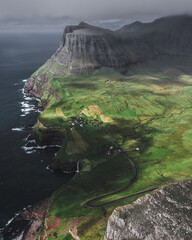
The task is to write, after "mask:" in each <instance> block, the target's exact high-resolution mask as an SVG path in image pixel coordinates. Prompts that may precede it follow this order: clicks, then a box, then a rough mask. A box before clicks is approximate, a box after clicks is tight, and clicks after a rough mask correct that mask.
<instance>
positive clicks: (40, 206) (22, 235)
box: [0, 79, 72, 240]
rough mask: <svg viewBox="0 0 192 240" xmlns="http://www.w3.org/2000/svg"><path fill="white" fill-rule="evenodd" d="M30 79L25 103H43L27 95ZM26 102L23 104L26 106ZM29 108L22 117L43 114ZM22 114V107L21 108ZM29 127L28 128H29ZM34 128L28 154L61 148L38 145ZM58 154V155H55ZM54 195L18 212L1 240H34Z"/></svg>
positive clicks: (0, 237)
mask: <svg viewBox="0 0 192 240" xmlns="http://www.w3.org/2000/svg"><path fill="white" fill-rule="evenodd" d="M28 80H29V79H27V80H26V79H25V80H22V83H25V85H24V86H23V88H22V89H21V92H22V94H23V98H24V101H25V100H27V101H30V100H35V101H37V102H41V99H40V98H38V97H37V96H36V95H35V94H32V93H31V92H30V94H26V93H25V87H26V83H27V81H28ZM24 101H23V102H22V103H23V105H24ZM24 107H26V108H27V111H26V112H25V111H23V112H24V113H23V114H21V115H20V116H21V117H24V116H26V115H28V114H29V113H30V112H31V111H35V112H38V113H39V114H41V112H42V111H43V110H44V109H43V108H42V107H40V106H39V105H38V104H37V106H36V107H37V109H35V108H36V107H35V106H32V107H31V108H30V106H29V105H27V106H24ZM21 112H22V106H21ZM37 119H38V118H37ZM27 127H28V126H27ZM27 127H15V128H12V129H11V130H12V131H18V132H20V131H23V130H25V129H26V128H27ZM33 127H34V126H32V127H30V128H31V133H30V134H29V135H28V136H27V138H26V139H25V140H26V144H25V145H23V146H22V147H21V148H22V149H23V150H24V151H25V153H26V154H33V153H34V152H36V150H44V149H50V148H60V147H61V145H58V144H51V145H43V143H42V144H40V145H38V144H37V141H36V139H35V138H34V134H33ZM55 154H56V153H55ZM51 165H52V166H53V165H54V164H53V163H52V164H51ZM46 169H47V170H49V171H50V172H52V173H53V172H54V173H55V172H57V170H58V169H55V170H53V169H52V168H51V167H50V165H48V166H47V167H46ZM63 173H64V174H68V175H69V174H72V173H71V172H63ZM51 195H52V194H50V195H49V196H47V198H46V199H42V200H41V201H39V202H37V203H35V204H33V205H29V206H27V207H24V208H23V209H22V210H21V211H19V212H17V213H16V214H15V216H14V217H13V218H11V219H9V220H8V222H7V223H6V224H5V226H4V227H3V228H2V229H0V240H12V239H17V240H22V239H26V238H27V239H29V240H33V239H34V238H35V236H36V235H37V233H38V232H39V230H40V227H41V226H42V225H43V222H44V219H45V216H46V213H47V207H48V204H49V198H50V197H51Z"/></svg>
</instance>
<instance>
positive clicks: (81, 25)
mask: <svg viewBox="0 0 192 240" xmlns="http://www.w3.org/2000/svg"><path fill="white" fill-rule="evenodd" d="M78 26H79V27H80V28H89V27H91V25H89V24H88V23H86V22H80V23H79V25H78Z"/></svg>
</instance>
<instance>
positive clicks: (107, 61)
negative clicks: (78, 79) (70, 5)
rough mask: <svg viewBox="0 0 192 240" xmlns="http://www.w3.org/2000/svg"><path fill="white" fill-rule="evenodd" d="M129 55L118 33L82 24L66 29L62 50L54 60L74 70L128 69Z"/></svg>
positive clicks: (131, 58)
mask: <svg viewBox="0 0 192 240" xmlns="http://www.w3.org/2000/svg"><path fill="white" fill-rule="evenodd" d="M127 54H128V56H125V53H124V48H123V47H122V46H121V45H120V42H119V41H118V38H117V36H116V35H115V33H114V32H112V31H109V30H105V29H101V28H97V27H94V26H90V25H88V24H85V23H80V24H79V25H78V26H69V27H66V29H65V31H64V34H63V39H62V41H61V44H60V48H59V49H58V50H57V52H56V54H54V55H53V56H52V58H51V61H52V62H56V63H58V64H60V65H63V66H64V67H67V68H69V69H70V70H83V69H86V70H89V69H95V68H99V67H102V66H107V67H112V68H115V69H120V68H124V67H125V66H126V65H127V58H130V61H134V59H133V57H132V56H131V54H130V53H128V52H127Z"/></svg>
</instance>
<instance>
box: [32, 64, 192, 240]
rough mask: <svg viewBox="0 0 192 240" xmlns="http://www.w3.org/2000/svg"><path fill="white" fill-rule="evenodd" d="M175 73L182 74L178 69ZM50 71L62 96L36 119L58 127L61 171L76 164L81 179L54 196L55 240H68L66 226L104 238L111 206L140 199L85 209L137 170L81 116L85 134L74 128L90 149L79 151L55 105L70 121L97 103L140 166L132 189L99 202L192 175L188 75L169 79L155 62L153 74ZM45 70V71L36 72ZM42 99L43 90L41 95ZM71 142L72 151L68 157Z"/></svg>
mask: <svg viewBox="0 0 192 240" xmlns="http://www.w3.org/2000/svg"><path fill="white" fill-rule="evenodd" d="M184 63H185V70H186V69H187V67H186V62H184ZM169 64H170V65H171V63H169ZM171 67H172V68H173V66H172V65H171ZM179 69H183V68H182V66H179ZM189 69H190V63H189ZM52 70H55V71H56V73H55V75H54V76H53V80H52V81H51V82H50V85H51V87H53V88H54V89H55V90H56V92H58V93H59V94H60V95H61V98H60V100H57V101H53V99H52V101H50V100H48V101H49V103H50V105H49V107H48V108H47V109H46V110H45V111H44V112H43V113H42V114H41V115H40V117H39V121H40V122H41V123H42V124H43V125H44V126H45V127H46V128H50V127H53V126H58V127H61V128H62V129H63V131H64V134H65V141H64V144H63V146H62V147H61V149H60V151H59V152H58V154H57V158H58V159H59V160H60V161H61V162H62V166H63V167H64V168H67V167H68V166H69V165H70V167H71V166H72V165H73V166H76V163H77V161H78V160H79V161H80V163H81V164H82V165H83V166H84V168H83V169H82V171H81V172H80V174H78V175H76V176H75V177H74V178H73V179H72V180H71V181H70V182H69V183H68V184H66V185H64V186H63V187H62V188H61V189H59V190H58V191H56V192H55V193H54V194H53V196H52V199H51V200H52V201H51V206H50V209H49V213H48V216H47V219H46V220H47V222H49V221H50V219H56V218H59V219H60V221H61V222H62V224H61V225H60V227H58V229H57V233H58V236H59V237H60V238H59V239H68V238H67V237H69V235H65V234H66V233H64V232H63V230H64V229H68V226H69V225H70V224H71V226H73V227H72V228H74V227H75V226H76V227H77V229H78V235H79V236H80V238H81V239H83V240H88V239H94V240H97V239H98V240H99V239H103V235H104V233H105V229H106V223H107V219H108V217H109V216H110V214H111V213H112V211H113V210H114V208H115V207H117V206H119V205H124V204H128V203H131V202H132V201H134V200H135V199H136V198H138V197H134V198H132V199H127V200H123V201H120V202H118V203H114V204H110V205H107V206H104V207H101V208H98V209H89V208H85V207H84V203H85V202H86V201H88V200H89V199H92V198H94V197H97V196H100V195H102V194H105V193H109V192H112V191H115V190H118V189H120V188H122V187H124V186H126V185H127V183H128V182H129V181H130V179H131V178H132V176H133V175H134V170H130V171H127V170H128V169H129V168H130V167H131V166H132V164H131V162H130V161H129V160H128V159H126V158H125V157H124V155H123V154H121V153H119V152H118V151H114V152H113V153H112V154H111V155H107V151H108V150H109V147H110V146H113V143H112V142H111V140H110V139H109V138H108V137H107V136H106V135H105V134H104V132H103V131H102V130H101V129H99V128H96V127H92V126H91V125H90V124H89V123H88V122H89V121H90V120H94V118H93V117H87V116H85V115H81V116H82V117H83V118H84V119H86V124H85V129H84V130H85V131H84V130H83V128H81V127H80V126H77V125H75V126H74V129H75V131H77V132H78V134H79V135H80V136H81V139H80V140H78V141H79V144H82V142H83V144H85V143H86V144H87V148H86V150H82V149H83V148H81V147H79V148H78V146H77V145H78V144H77V141H76V139H75V136H74V134H73V132H72V130H71V124H72V122H71V121H67V120H65V119H63V118H62V117H59V116H57V115H56V108H60V109H61V110H62V112H63V113H64V115H65V116H66V117H67V118H69V117H77V116H78V114H79V113H81V111H83V110H84V109H85V108H87V107H88V106H90V105H97V106H98V107H99V108H100V109H101V111H102V113H103V114H104V116H105V117H106V118H110V119H112V120H113V121H112V122H105V123H104V124H103V126H102V128H103V129H104V130H105V131H106V132H108V133H110V136H111V139H114V140H115V141H116V142H118V144H120V145H121V147H122V148H123V149H124V150H126V151H127V153H128V154H129V155H130V156H131V157H132V158H134V160H135V161H136V162H137V164H138V166H139V179H138V181H137V182H136V183H135V184H134V185H133V186H132V187H131V188H130V189H129V190H127V191H124V192H122V193H119V194H117V195H115V196H111V197H108V198H106V199H102V200H100V201H98V202H97V203H101V202H106V201H109V200H114V199H117V198H120V197H123V196H126V195H129V194H134V193H136V192H139V191H144V190H147V189H149V188H152V187H156V186H161V185H163V184H167V183H170V182H175V181H180V180H185V179H191V178H192V164H191V162H192V157H191V156H192V147H191V146H192V143H191V137H192V127H191V122H192V107H191V106H192V105H191V104H192V97H191V92H192V77H191V75H190V74H188V73H186V72H187V70H186V72H184V70H183V73H182V71H181V74H180V75H178V74H175V73H174V71H173V70H171V71H170V72H171V73H169V74H167V71H169V69H168V66H163V65H160V64H159V65H158V66H156V68H155V67H154V66H153V69H150V68H147V67H146V68H144V67H141V68H140V69H134V70H130V72H129V74H127V75H121V74H119V73H117V72H115V71H112V70H109V71H108V70H107V69H101V70H97V71H95V72H93V73H92V74H76V75H68V74H63V75H61V74H59V71H61V69H59V68H58V66H54V67H53V68H52ZM43 71H44V67H43V68H42V69H40V72H43ZM47 96H48V95H47V94H46V93H44V95H43V98H45V99H46V97H47ZM96 119H97V120H100V119H101V116H99V115H97V116H96ZM35 131H36V132H37V134H39V135H40V136H41V137H42V138H43V135H44V134H46V131H47V130H46V129H44V130H42V129H41V126H40V125H38V124H37V126H36V128H35ZM70 144H71V146H74V148H72V150H71V152H70V153H69V152H68V153H67V149H69V145H70ZM77 148H78V149H80V150H78V151H77ZM75 149H76V150H75ZM51 231H53V229H51V230H50V233H51ZM49 239H52V238H51V237H50V238H49ZM69 239H70V238H69Z"/></svg>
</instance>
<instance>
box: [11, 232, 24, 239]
mask: <svg viewBox="0 0 192 240" xmlns="http://www.w3.org/2000/svg"><path fill="white" fill-rule="evenodd" d="M23 234H24V231H23V232H22V233H21V234H20V235H19V236H18V237H16V238H13V240H22V239H23Z"/></svg>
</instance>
